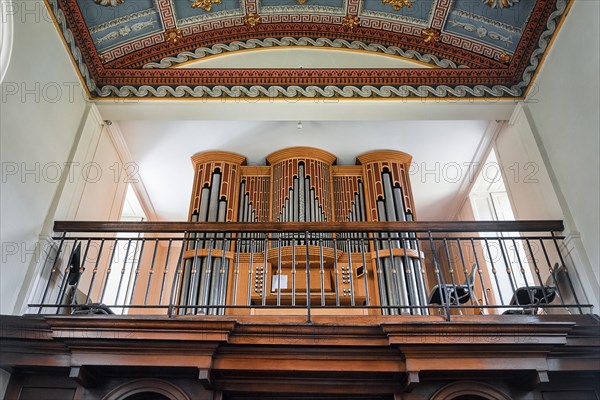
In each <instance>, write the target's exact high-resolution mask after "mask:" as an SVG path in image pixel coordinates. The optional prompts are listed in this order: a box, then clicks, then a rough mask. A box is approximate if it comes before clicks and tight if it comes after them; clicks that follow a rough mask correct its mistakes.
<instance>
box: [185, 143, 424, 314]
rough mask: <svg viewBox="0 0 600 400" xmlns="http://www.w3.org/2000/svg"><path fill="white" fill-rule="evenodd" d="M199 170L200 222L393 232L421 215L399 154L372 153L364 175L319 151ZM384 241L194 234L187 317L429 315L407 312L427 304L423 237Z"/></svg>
mask: <svg viewBox="0 0 600 400" xmlns="http://www.w3.org/2000/svg"><path fill="white" fill-rule="evenodd" d="M192 162H193V165H194V171H195V176H194V183H193V189H192V198H191V202H190V210H189V221H192V222H240V223H265V222H284V223H285V222H309V223H312V222H315V223H318V222H322V223H328V222H374V221H382V222H384V221H391V222H393V221H413V220H414V219H415V215H416V214H415V208H414V201H413V196H412V191H411V186H410V180H409V177H408V175H407V171H408V167H409V164H410V162H411V156H410V155H408V154H405V153H402V152H399V151H390V150H381V151H373V152H369V153H365V154H362V155H360V156H358V157H357V158H356V164H355V165H337V164H336V157H335V155H333V154H331V153H328V152H326V151H324V150H320V149H316V148H310V147H293V148H288V149H283V150H279V151H276V152H274V153H272V154H270V155H268V156H267V157H266V165H265V166H247V165H245V164H246V159H245V157H244V156H242V155H238V154H234V153H227V152H220V151H211V152H205V153H199V154H196V155H194V156H193V157H192ZM374 235H375V234H371V233H365V232H361V233H353V232H344V233H339V232H329V233H327V232H323V233H319V232H314V231H313V232H311V233H301V232H292V233H290V232H272V233H236V234H224V233H193V234H189V236H188V240H187V241H186V245H185V251H184V255H183V259H184V263H183V268H182V273H181V277H180V279H179V283H178V305H179V306H180V314H204V313H208V314H223V313H225V311H224V308H219V306H225V305H228V306H231V305H232V306H239V307H240V309H238V310H235V309H233V310H234V312H236V313H244V312H245V313H248V312H250V313H253V312H255V309H253V308H252V306H253V305H254V306H263V309H262V312H265V311H264V306H269V305H274V306H285V307H287V309H288V310H287V312H289V311H290V310H289V309H292V308H294V307H295V306H298V307H302V308H305V307H306V304H307V302H310V304H311V305H312V306H316V307H322V308H324V309H326V308H328V307H336V306H338V307H339V306H346V307H348V306H355V307H354V308H352V309H348V308H346V309H345V310H344V312H349V313H361V314H381V313H383V314H384V315H388V314H392V315H397V314H408V313H413V314H414V313H417V314H420V313H424V312H425V311H421V310H420V309H418V308H413V309H411V311H409V310H408V309H406V310H403V309H402V308H401V307H402V306H417V307H419V306H425V305H426V304H427V295H426V289H425V288H426V279H425V274H424V267H423V263H424V260H423V256H422V252H421V250H420V249H419V248H418V247H419V245H418V243H417V241H416V240H414V234H408V233H406V234H404V233H389V234H387V233H379V234H377V235H378V236H377V239H378V240H373V238H374ZM200 306H208V307H207V308H202V307H200ZM375 306H377V307H375ZM361 307H362V308H361ZM229 312H232V309H228V311H227V313H229ZM279 312H280V313H281V311H279ZM284 312H285V310H284ZM337 312H338V313H339V311H337Z"/></svg>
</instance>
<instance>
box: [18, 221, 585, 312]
mask: <svg viewBox="0 0 600 400" xmlns="http://www.w3.org/2000/svg"><path fill="white" fill-rule="evenodd" d="M562 230H563V224H562V222H561V221H510V222H508V221H507V222H398V223H358V222H354V223H260V224H259V223H191V222H190V223H188V222H146V223H127V222H56V223H55V226H54V231H55V233H56V236H55V237H53V238H52V245H51V246H50V247H49V249H47V250H48V251H46V252H45V253H46V254H45V259H44V260H43V261H44V266H43V272H42V276H41V277H40V280H39V285H38V290H37V292H36V294H35V299H34V301H33V302H32V303H31V304H30V305H29V306H30V310H31V311H32V312H36V313H39V314H73V315H81V314H85V315H90V314H124V315H139V314H145V315H168V316H169V317H177V316H190V315H300V314H302V315H306V316H307V319H308V321H310V320H311V315H314V314H327V315H376V316H382V317H383V316H392V315H420V316H427V315H443V316H445V317H446V318H447V319H450V318H451V317H452V316H453V315H457V314H478V315H486V314H527V315H531V314H541V313H547V314H550V313H559V314H561V313H562V314H565V313H589V312H591V305H589V304H585V302H584V301H581V298H583V297H582V293H581V292H580V290H579V289H578V287H579V286H578V284H577V280H576V279H574V278H572V276H571V275H572V269H573V268H576V267H577V266H573V265H571V264H570V261H569V259H568V258H567V257H566V255H565V254H566V252H565V250H564V244H563V239H564V238H563V237H562V236H560V235H559V234H558V233H559V232H562Z"/></svg>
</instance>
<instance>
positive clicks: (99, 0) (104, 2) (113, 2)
mask: <svg viewBox="0 0 600 400" xmlns="http://www.w3.org/2000/svg"><path fill="white" fill-rule="evenodd" d="M94 1H95V2H96V4H98V5H101V6H104V7H114V6H118V5H119V4H123V3H125V0H94Z"/></svg>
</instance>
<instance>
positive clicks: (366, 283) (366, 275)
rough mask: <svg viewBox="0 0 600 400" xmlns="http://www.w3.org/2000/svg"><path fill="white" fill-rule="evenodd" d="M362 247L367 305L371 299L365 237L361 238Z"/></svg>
mask: <svg viewBox="0 0 600 400" xmlns="http://www.w3.org/2000/svg"><path fill="white" fill-rule="evenodd" d="M360 247H361V253H362V262H363V281H364V284H365V305H366V306H370V305H371V300H370V299H369V269H368V268H367V258H366V255H365V239H364V238H362V237H361V238H360Z"/></svg>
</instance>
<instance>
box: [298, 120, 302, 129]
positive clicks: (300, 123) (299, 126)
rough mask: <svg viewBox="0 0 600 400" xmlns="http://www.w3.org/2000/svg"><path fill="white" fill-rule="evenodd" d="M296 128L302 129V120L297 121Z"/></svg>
mask: <svg viewBox="0 0 600 400" xmlns="http://www.w3.org/2000/svg"><path fill="white" fill-rule="evenodd" d="M298 129H302V121H298Z"/></svg>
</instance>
